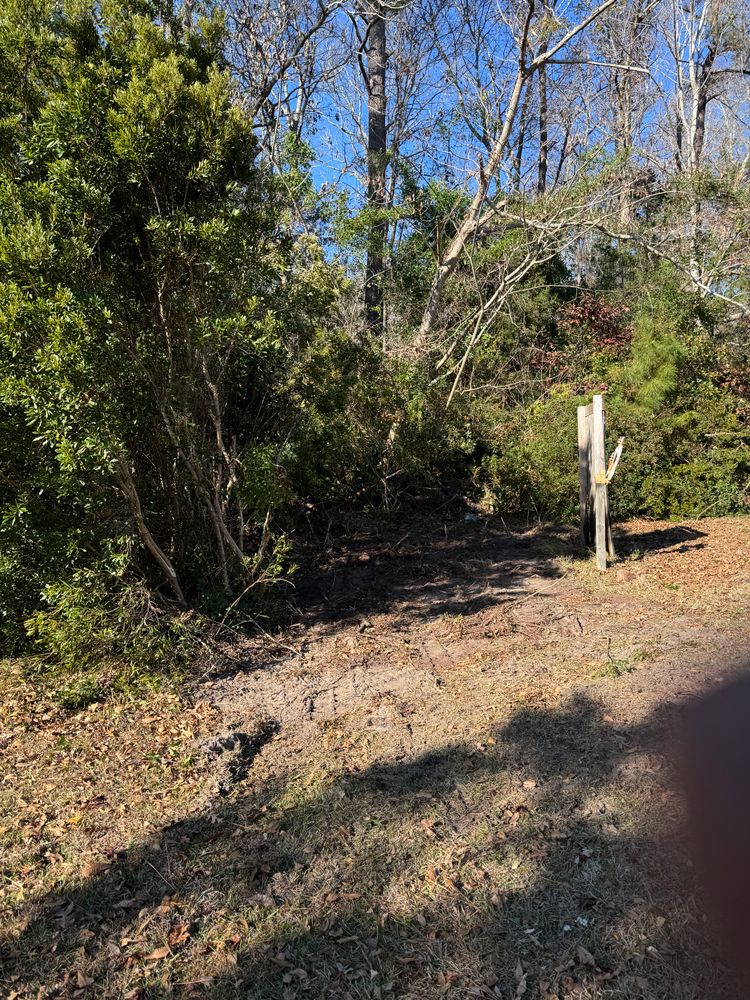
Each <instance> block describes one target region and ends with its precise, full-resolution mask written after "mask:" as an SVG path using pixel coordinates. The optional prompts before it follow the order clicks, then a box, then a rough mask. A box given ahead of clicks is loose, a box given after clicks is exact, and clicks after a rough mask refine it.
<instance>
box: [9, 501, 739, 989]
mask: <svg viewBox="0 0 750 1000" xmlns="http://www.w3.org/2000/svg"><path fill="white" fill-rule="evenodd" d="M749 543H750V521H742V520H724V519H718V520H713V521H702V522H700V523H695V524H685V525H680V526H675V525H669V524H653V523H648V524H647V523H631V524H629V525H628V526H627V528H626V529H623V530H621V531H620V532H619V534H618V538H617V544H618V550H619V551H620V552H621V555H622V559H621V561H620V562H619V563H618V565H617V566H615V567H613V568H612V569H611V571H609V572H608V573H607V574H606V575H604V576H602V575H600V574H598V573H596V571H595V570H594V569H593V568H592V566H591V563H590V561H588V560H585V559H581V558H580V556H579V553H578V552H577V549H576V545H575V538H574V536H572V534H571V533H570V532H567V531H564V530H553V529H539V530H535V531H530V532H525V533H509V532H508V531H506V530H505V528H504V527H503V525H502V524H499V523H497V522H495V521H493V520H491V519H477V520H469V521H466V520H464V517H463V513H461V515H459V516H454V517H453V518H452V519H447V518H445V519H438V518H435V517H433V518H426V517H424V518H416V517H415V518H413V519H412V520H410V521H409V522H407V523H401V524H398V525H395V526H394V525H393V524H391V525H390V526H389V527H388V528H385V527H383V526H382V525H379V524H378V523H377V522H375V521H374V522H372V523H371V524H369V525H366V526H362V525H360V526H359V527H358V529H357V531H350V532H348V533H342V535H341V536H340V537H339V538H338V540H335V541H331V540H330V539H328V541H327V542H326V544H325V545H322V546H321V544H320V542H318V544H317V545H312V544H311V547H310V551H309V552H308V553H306V554H304V553H303V556H304V559H303V565H304V566H305V570H304V572H301V573H300V574H299V575H298V577H297V579H296V582H295V583H296V585H295V589H294V591H293V592H292V593H291V597H290V600H291V604H290V609H289V611H290V614H289V618H290V620H291V624H290V625H289V626H288V627H286V628H285V629H284V630H282V631H280V632H276V631H275V632H274V634H273V636H271V635H269V636H266V637H262V638H261V639H259V640H257V641H255V642H253V643H248V644H247V646H246V647H243V648H237V649H235V650H234V651H233V662H232V669H231V671H228V672H225V674H224V675H223V676H222V675H217V676H214V677H209V678H204V679H203V680H202V681H201V682H200V683H198V684H197V685H196V686H193V687H191V689H190V691H189V694H188V696H187V701H186V700H185V699H183V701H182V702H180V701H179V700H178V699H176V698H175V697H174V696H173V695H159V694H155V695H154V696H153V697H151V698H149V699H148V701H147V703H145V704H144V705H142V706H122V707H121V708H120V709H118V713H117V714H115V715H113V714H112V711H111V709H105V708H103V707H102V708H99V709H96V708H92V709H91V710H89V711H88V712H87V713H82V714H81V715H80V716H77V717H75V718H72V719H71V718H63V717H62V716H61V715H60V713H58V712H55V711H54V710H52V709H50V708H48V707H45V706H43V705H39V703H38V701H34V700H33V699H32V698H31V696H30V695H28V701H20V700H19V701H18V705H17V706H16V707H11V706H10V705H6V709H5V718H6V728H5V730H2V729H0V739H3V740H4V741H5V742H4V743H3V747H4V749H5V751H6V754H7V755H8V756H7V759H10V756H12V757H13V759H14V761H15V762H16V764H17V766H16V768H15V769H14V770H9V771H8V773H7V774H6V776H5V778H4V782H3V783H2V784H0V820H2V819H3V809H2V808H1V807H2V806H3V805H4V804H5V806H7V812H8V814H12V810H13V808H14V806H15V808H16V809H18V808H19V807H18V805H17V803H18V802H19V801H20V802H22V803H23V806H22V807H20V808H21V815H22V816H23V817H24V818H23V819H22V820H16V819H15V818H14V819H10V820H8V821H7V826H6V827H5V830H6V831H8V832H7V834H6V836H7V837H8V838H10V839H9V840H7V841H6V843H7V844H9V845H10V846H9V849H8V850H6V856H5V858H4V861H3V868H2V874H3V880H0V995H7V996H14V997H19V998H20V997H24V998H26V997H29V998H31V997H44V996H55V997H73V996H82V997H85V996H88V995H92V996H93V995H96V996H97V997H99V996H101V997H105V998H110V997H111V998H115V997H118V998H119V997H128V998H130V1000H146V998H152V997H153V998H156V997H159V998H161V997H167V996H201V997H209V998H210V1000H224V998H227V1000H228V998H230V997H231V998H239V997H243V998H252V1000H295V998H299V1000H303V998H306V997H307V998H316V1000H317V998H340V1000H350V998H351V1000H354V998H356V1000H359V998H380V1000H386V998H391V997H400V998H409V1000H433V998H440V997H443V996H446V995H448V996H452V997H456V998H468V997H494V998H505V1000H510V998H519V997H524V996H525V997H534V998H546V1000H554V998H559V1000H563V998H569V1000H586V998H613V1000H614V998H621V1000H637V998H643V1000H652V998H653V1000H675V998H679V1000H729V998H733V997H735V996H737V995H739V994H738V993H737V988H736V986H735V985H734V984H733V982H732V979H731V976H729V974H728V973H727V972H726V970H725V969H724V968H723V966H722V964H721V962H720V960H719V959H718V957H717V954H716V949H715V946H714V944H713V943H712V939H711V932H710V927H709V925H708V923H707V921H706V918H705V916H704V914H703V911H702V907H701V902H700V895H699V892H698V889H697V884H696V875H695V872H694V871H693V870H692V868H691V867H690V863H689V859H688V857H687V855H686V853H685V851H684V849H683V846H682V805H681V801H680V796H679V793H678V791H677V790H676V788H675V783H674V781H673V774H672V772H673V767H674V763H675V760H676V758H677V753H676V749H675V746H676V742H675V741H676V740H678V738H679V731H680V726H679V720H680V712H681V710H682V706H683V705H684V704H685V703H686V702H687V701H688V700H689V698H690V697H691V695H693V694H694V693H696V692H699V691H702V690H705V689H706V688H707V687H710V686H712V685H714V684H716V683H718V682H719V681H720V680H721V678H724V677H728V676H730V675H731V674H733V673H735V672H737V671H741V670H743V669H745V660H746V657H747V653H748V650H750V618H748V610H749V608H750V544H749ZM321 553H322V554H321ZM24 697H27V696H26V695H25V696H24ZM0 715H2V713H0ZM29 718H33V720H34V721H33V723H29V721H28V720H29ZM61 779H63V780H62V781H61ZM61 783H62V784H64V786H65V788H66V797H65V800H64V802H61V801H60V800H59V786H60V785H61ZM56 795H57V796H58V797H57V798H56ZM3 796H4V797H3ZM2 830H3V827H2V826H0V837H2V835H3V834H2ZM2 843H3V841H0V844H2ZM3 986H4V987H5V989H6V993H5V994H3V993H2V988H3Z"/></svg>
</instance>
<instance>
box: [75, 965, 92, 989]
mask: <svg viewBox="0 0 750 1000" xmlns="http://www.w3.org/2000/svg"><path fill="white" fill-rule="evenodd" d="M76 983H77V985H78V986H79V987H80V988H81V989H83V987H84V986H93V985H94V980H93V979H92V978H91V976H87V975H85V974H84V973H83V972H81V970H80V969H79V970H78V974H77V975H76Z"/></svg>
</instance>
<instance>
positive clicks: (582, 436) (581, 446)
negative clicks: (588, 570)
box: [578, 406, 591, 547]
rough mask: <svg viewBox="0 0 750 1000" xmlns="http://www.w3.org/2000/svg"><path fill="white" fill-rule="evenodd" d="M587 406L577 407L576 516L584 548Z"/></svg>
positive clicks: (587, 534)
mask: <svg viewBox="0 0 750 1000" xmlns="http://www.w3.org/2000/svg"><path fill="white" fill-rule="evenodd" d="M590 409H591V407H589V406H579V407H578V489H579V495H578V514H579V517H580V523H581V542H582V543H583V545H584V547H585V546H586V545H588V542H589V532H588V523H587V522H588V506H589V428H588V420H587V416H588V412H587V411H588V410H590Z"/></svg>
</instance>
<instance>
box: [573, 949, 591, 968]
mask: <svg viewBox="0 0 750 1000" xmlns="http://www.w3.org/2000/svg"><path fill="white" fill-rule="evenodd" d="M576 955H577V957H578V961H579V962H580V963H581V965H589V966H591V968H592V969H593V968H594V966H595V965H596V960H595V959H594V956H593V955H592V954H591V952H590V951H588V949H587V948H584V947H583V945H582V944H579V945H578V950H577V951H576Z"/></svg>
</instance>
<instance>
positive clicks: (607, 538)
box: [578, 395, 623, 570]
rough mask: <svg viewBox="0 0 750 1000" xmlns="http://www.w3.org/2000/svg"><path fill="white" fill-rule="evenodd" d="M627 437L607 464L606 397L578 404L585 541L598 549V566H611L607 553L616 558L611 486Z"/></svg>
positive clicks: (583, 534)
mask: <svg viewBox="0 0 750 1000" xmlns="http://www.w3.org/2000/svg"><path fill="white" fill-rule="evenodd" d="M622 444H623V438H620V440H619V441H618V442H617V448H616V449H615V451H614V452H613V454H612V455H611V457H610V459H609V463H607V452H606V447H605V425H604V399H603V397H602V396H601V395H597V396H594V402H593V403H592V404H589V405H588V406H579V407H578V487H579V496H578V506H579V515H580V522H581V540H582V542H583V544H584V546H586V547H587V548H595V549H596V565H597V569H600V570H605V569H606V568H607V556H608V555H609V557H610V559H614V558H615V546H614V542H613V540H612V527H611V524H610V520H609V496H608V489H607V487H608V485H609V483H610V482H611V481H612V477H613V476H614V474H615V470H616V468H617V465H618V463H619V461H620V456H621V455H622Z"/></svg>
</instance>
